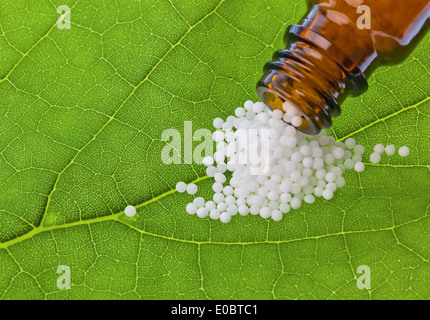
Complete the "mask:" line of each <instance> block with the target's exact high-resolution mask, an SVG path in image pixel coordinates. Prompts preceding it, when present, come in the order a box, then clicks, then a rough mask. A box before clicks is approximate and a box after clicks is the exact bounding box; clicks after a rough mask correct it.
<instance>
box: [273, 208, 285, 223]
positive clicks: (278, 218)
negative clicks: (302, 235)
mask: <svg viewBox="0 0 430 320" xmlns="http://www.w3.org/2000/svg"><path fill="white" fill-rule="evenodd" d="M282 217H283V214H282V212H281V211H279V210H273V211H272V219H273V221H281V220H282Z"/></svg>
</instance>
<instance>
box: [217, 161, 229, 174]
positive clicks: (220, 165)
mask: <svg viewBox="0 0 430 320" xmlns="http://www.w3.org/2000/svg"><path fill="white" fill-rule="evenodd" d="M216 169H217V171H218V172H220V173H224V172H226V170H227V165H226V164H225V163H223V162H220V163H218V164H217V166H216Z"/></svg>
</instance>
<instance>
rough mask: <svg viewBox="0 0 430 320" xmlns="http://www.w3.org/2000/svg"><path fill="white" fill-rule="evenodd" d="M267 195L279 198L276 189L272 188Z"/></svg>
mask: <svg viewBox="0 0 430 320" xmlns="http://www.w3.org/2000/svg"><path fill="white" fill-rule="evenodd" d="M267 197H268V198H269V200H277V199H278V193H277V192H276V191H275V190H272V191H270V192H269V194H268V195H267Z"/></svg>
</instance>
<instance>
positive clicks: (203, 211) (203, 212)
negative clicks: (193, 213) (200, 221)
mask: <svg viewBox="0 0 430 320" xmlns="http://www.w3.org/2000/svg"><path fill="white" fill-rule="evenodd" d="M208 214H209V211H208V209H206V208H205V207H201V208H198V209H197V215H198V216H199V217H200V218H206V217H207V216H208Z"/></svg>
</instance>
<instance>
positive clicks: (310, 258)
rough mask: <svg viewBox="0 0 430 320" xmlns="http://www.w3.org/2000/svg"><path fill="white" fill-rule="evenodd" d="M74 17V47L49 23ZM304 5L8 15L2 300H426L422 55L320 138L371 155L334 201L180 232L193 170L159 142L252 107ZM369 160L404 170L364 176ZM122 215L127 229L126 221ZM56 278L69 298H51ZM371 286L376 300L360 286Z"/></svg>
mask: <svg viewBox="0 0 430 320" xmlns="http://www.w3.org/2000/svg"><path fill="white" fill-rule="evenodd" d="M63 4H66V5H68V6H69V7H71V8H72V9H71V21H72V25H71V29H70V30H67V29H64V30H60V29H58V28H57V27H56V21H57V18H58V16H59V15H58V14H57V13H56V8H57V7H58V6H59V5H63ZM305 11H306V2H305V1H304V0H295V1H293V0H283V1H281V0H276V1H270V0H267V1H264V0H258V1H257V0H255V1H254V0H253V1H239V0H222V1H220V2H218V1H196V2H194V3H192V2H191V1H185V0H177V1H173V0H172V1H155V0H154V1H152V0H151V1H141V3H139V2H137V1H130V0H119V1H85V0H81V1H78V2H73V1H61V2H56V1H23V0H13V1H5V0H1V1H0V28H1V29H0V242H1V243H0V298H1V299H25V298H33V299H87V298H96V299H101V298H106V299H118V298H120V299H161V298H162V299H208V298H210V299H307V298H311V299H312V298H319V299H386V298H394V299H397V298H406V299H409V298H417V299H429V298H430V263H429V262H430V261H429V259H430V245H429V244H430V233H429V229H430V218H429V208H430V192H429V188H430V172H429V170H430V161H429V159H430V149H429V147H430V143H429V138H430V101H429V100H430V98H429V88H430V78H429V75H430V71H429V68H430V57H429V54H428V53H429V52H430V38H429V36H426V37H425V38H424V39H423V40H422V41H421V43H420V44H419V46H417V47H416V49H415V50H414V52H413V53H412V55H411V56H410V57H409V58H408V59H407V60H405V61H404V62H403V63H402V64H399V65H396V66H391V67H381V68H379V69H377V70H376V72H374V74H373V75H372V76H371V77H370V78H369V90H368V91H367V92H366V93H365V94H363V95H362V96H360V97H356V98H349V99H347V101H346V102H345V103H344V104H343V105H342V110H343V115H342V116H341V117H340V118H337V119H336V120H335V122H334V129H333V130H331V131H330V134H332V135H334V136H335V137H336V138H337V139H338V140H343V139H345V138H346V137H349V136H353V137H354V138H355V139H356V140H357V141H358V142H359V143H361V144H363V145H364V146H365V147H366V148H367V151H366V153H365V159H366V170H365V171H364V172H363V173H360V174H358V173H356V172H347V173H346V175H345V178H346V181H347V184H346V186H345V187H344V188H343V189H342V190H340V191H338V192H336V194H335V198H334V199H333V200H332V201H328V202H327V201H324V200H322V199H318V200H317V201H316V203H315V204H313V205H303V206H302V207H301V208H300V209H299V210H295V211H292V212H290V213H289V214H288V215H286V216H285V217H284V219H283V220H282V221H281V222H273V221H267V220H263V219H261V218H259V217H255V216H248V217H240V216H238V217H235V218H233V219H232V221H231V223H229V224H227V225H224V224H222V223H220V222H219V221H211V220H210V219H209V218H208V219H199V218H197V217H195V216H190V215H188V214H187V213H186V212H185V210H184V208H185V205H186V203H187V202H189V201H190V200H191V199H192V196H189V195H184V194H178V193H176V192H175V190H174V187H175V184H176V182H178V181H186V182H191V181H198V182H197V184H198V186H199V193H198V195H201V196H204V197H205V198H209V197H211V195H212V194H211V188H210V187H211V183H212V182H211V179H209V178H207V177H206V176H205V171H204V169H205V168H204V166H202V165H195V164H194V165H164V164H163V163H162V162H161V158H160V154H161V149H162V148H163V146H164V145H165V143H164V142H163V141H161V140H160V137H161V133H162V131H163V130H165V129H168V128H174V129H178V130H180V131H182V130H183V123H184V121H193V129H194V130H197V129H199V128H209V129H210V128H211V124H212V120H213V119H214V118H215V117H218V116H221V117H223V118H225V117H227V116H228V115H230V114H232V113H233V111H234V109H235V108H236V107H239V106H241V105H242V104H243V103H244V101H246V100H247V99H253V100H257V95H256V92H255V83H256V81H257V80H258V78H259V77H260V76H261V74H262V67H263V65H264V63H265V62H267V61H269V60H270V59H271V56H272V54H273V52H274V51H276V50H278V49H282V48H283V47H284V46H283V42H282V38H283V34H284V32H285V29H286V27H287V26H288V25H290V24H294V23H298V22H299V20H300V18H301V17H302V16H303V14H304V13H305ZM376 143H384V144H388V143H392V144H395V145H396V146H401V145H407V146H409V147H410V149H411V155H410V156H409V157H407V158H400V157H399V156H398V155H396V156H392V157H390V158H388V157H387V156H386V155H384V156H383V157H382V161H381V163H380V164H378V165H372V164H369V163H367V162H368V160H367V159H368V156H369V155H370V153H371V151H370V150H371V149H372V148H373V146H374V145H375V144H376ZM127 204H132V205H135V206H137V207H138V213H137V215H136V216H135V217H134V218H132V219H130V218H127V217H125V216H124V214H123V209H124V208H125V206H126V205H127ZM59 265H67V266H69V267H70V268H71V272H72V278H71V279H72V288H71V289H70V290H59V289H58V288H57V285H56V282H57V278H58V276H59V275H58V274H57V273H56V270H57V267H58V266H59ZM360 265H367V266H369V267H370V269H371V285H372V288H371V290H366V289H365V290H359V289H357V286H356V277H357V273H356V270H357V267H358V266H360Z"/></svg>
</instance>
